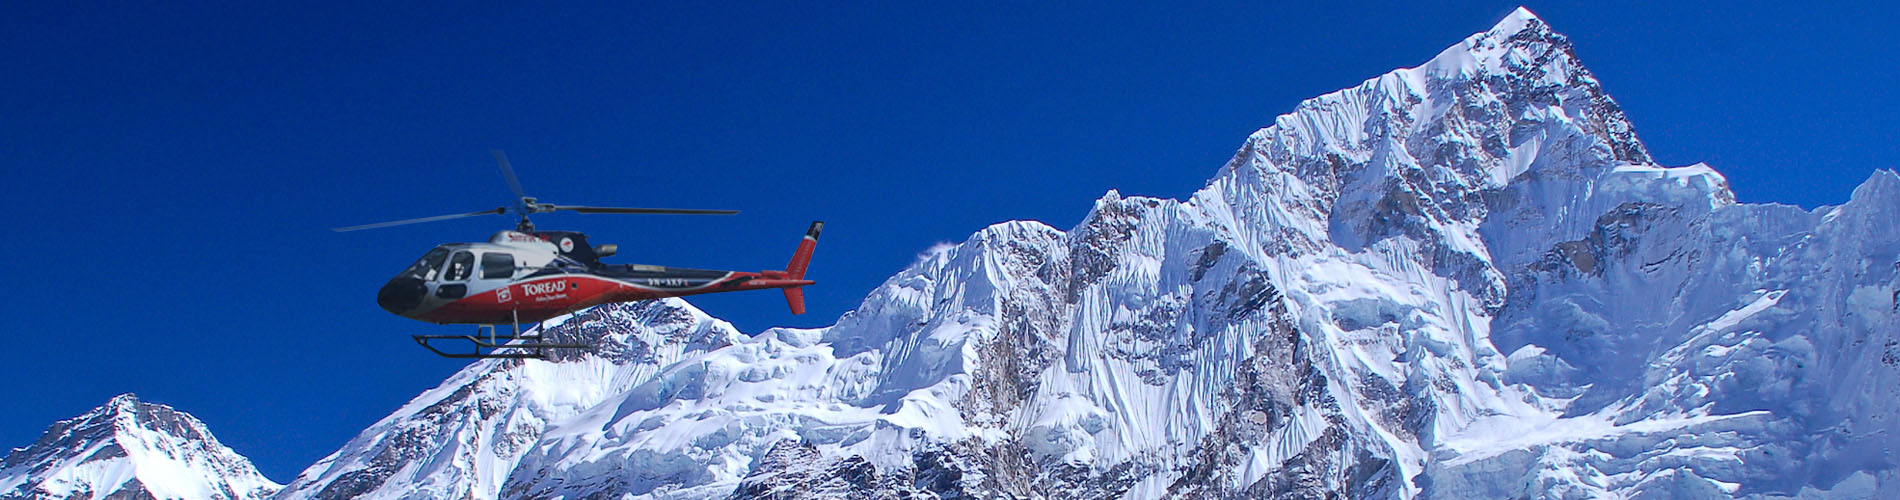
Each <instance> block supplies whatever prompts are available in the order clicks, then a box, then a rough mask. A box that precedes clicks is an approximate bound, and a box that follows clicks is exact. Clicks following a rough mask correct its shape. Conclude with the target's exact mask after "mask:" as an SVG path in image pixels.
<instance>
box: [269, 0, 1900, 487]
mask: <svg viewBox="0 0 1900 500" xmlns="http://www.w3.org/2000/svg"><path fill="white" fill-rule="evenodd" d="M1795 168H1800V166H1799V165H1790V169H1795ZM1156 175H1174V174H1171V173H1168V172H1167V171H1158V173H1157V174H1156ZM1897 218H1900V175H1896V174H1894V173H1893V172H1877V173H1875V174H1874V175H1873V176H1872V177H1871V178H1869V179H1868V180H1867V181H1866V182H1865V183H1864V184H1863V185H1861V186H1860V187H1859V188H1858V189H1857V190H1855V192H1854V194H1853V197H1852V198H1851V199H1850V200H1849V201H1848V202H1847V203H1845V204H1843V205H1840V206H1831V207H1822V208H1819V209H1816V210H1812V211H1808V210H1802V209H1800V208H1797V207H1791V206H1785V205H1773V204H1768V205H1751V204H1741V203H1737V202H1736V201H1735V197H1734V196H1733V194H1732V193H1731V192H1730V191H1729V189H1728V186H1727V183H1726V181H1725V180H1724V179H1723V177H1722V176H1721V175H1720V174H1719V173H1717V172H1716V171H1715V170H1713V169H1711V168H1710V167H1708V166H1705V165H1690V166H1678V167H1669V166H1662V165H1656V164H1654V162H1653V161H1652V160H1651V157H1650V156H1649V154H1648V152H1647V151H1646V149H1645V148H1644V146H1643V145H1642V143H1641V142H1640V141H1639V140H1638V139H1637V137H1636V135H1635V132H1634V129H1633V127H1632V126H1631V125H1630V123H1629V121H1628V120H1627V118H1626V117H1625V116H1624V115H1623V114H1622V112H1621V110H1620V109H1619V108H1618V107H1617V105H1616V103H1615V102H1614V101H1613V100H1612V99H1610V97H1609V96H1608V95H1607V94H1605V93H1604V91H1603V89H1602V86H1601V85H1599V83H1598V82H1597V80H1596V79H1595V78H1594V77H1593V76H1591V74H1590V73H1589V71H1587V70H1586V69H1585V68H1584V67H1583V66H1582V64H1581V63H1580V62H1579V61H1578V60H1577V58H1576V56H1575V54H1574V53H1573V52H1572V49H1571V45H1570V44H1569V42H1568V41H1567V40H1566V39H1565V38H1564V37H1563V36H1562V35H1559V34H1557V33H1555V32H1553V31H1551V30H1550V28H1549V27H1548V26H1546V25H1545V23H1544V22H1543V21H1541V20H1539V19H1537V18H1536V17H1535V16H1533V15H1531V14H1530V13H1529V12H1528V11H1525V10H1521V9H1520V10H1518V11H1516V12H1514V13H1512V14H1510V15H1509V16H1507V17H1506V18H1505V19H1504V20H1503V21H1501V22H1500V23H1499V24H1498V25H1497V26H1495V27H1493V28H1491V29H1490V30H1487V31H1485V32H1483V33H1479V34H1476V35H1473V36H1471V37H1470V38H1467V39H1466V40H1464V41H1463V42H1461V43H1459V44H1457V45H1454V46H1452V47H1450V48H1448V49H1445V50H1444V51H1442V52H1440V53H1439V54H1438V55H1437V56H1435V57H1433V58H1431V59H1430V60H1429V61H1427V62H1425V63H1424V64H1421V65H1419V66H1417V67H1414V68H1406V69H1400V70H1396V71H1393V72H1391V73H1388V74H1385V75H1382V76H1379V77H1377V78H1374V79H1371V80H1367V81H1366V82H1364V83H1362V84H1360V85H1358V86H1355V87H1352V88H1348V89H1345V90H1341V91H1338V92H1334V93H1331V94H1327V95H1323V96H1320V97H1317V98H1314V99H1311V100H1308V101H1306V102H1303V103H1300V105H1299V106H1298V107H1296V108H1295V109H1294V110H1293V111H1292V112H1291V113H1288V114H1285V115H1282V116H1280V117H1278V118H1277V119H1275V120H1274V122H1273V124H1272V125H1271V126H1268V127H1266V128H1263V129H1261V130H1259V131H1257V132H1255V133H1254V134H1252V135H1251V136H1250V137H1249V138H1248V139H1247V141H1246V143H1245V144H1243V145H1242V146H1241V148H1240V150H1239V151H1238V152H1237V153H1236V154H1235V155H1234V157H1233V159H1232V160H1230V161H1229V162H1228V163H1227V164H1226V165H1225V166H1223V167H1221V168H1220V170H1219V171H1218V172H1217V173H1216V174H1215V176H1214V177H1213V178H1212V179H1210V180H1209V181H1208V183H1207V185H1206V186H1205V187H1204V188H1202V189H1201V190H1199V191H1198V192H1196V193H1194V195H1193V196H1191V197H1189V198H1187V199H1185V200H1168V199H1155V198H1145V197H1124V196H1122V195H1120V194H1119V193H1116V192H1112V191H1111V192H1109V193H1108V194H1107V195H1106V196H1104V197H1103V198H1101V199H1100V200H1097V201H1096V202H1095V204H1094V206H1093V208H1092V209H1091V210H1090V212H1089V214H1088V216H1087V217H1086V218H1085V219H1084V220H1083V222H1082V223H1080V224H1079V225H1078V226H1076V227H1074V228H1070V229H1068V230H1066V231H1065V230H1059V229H1056V228H1052V227H1049V226H1047V225H1044V224H1040V223H1036V222H1023V221H1017V222H1006V223H1002V224H997V225H994V226H991V227H988V228H985V229H983V230H981V231H978V232H977V233H976V234H974V235H972V236H971V237H970V238H969V239H968V240H966V241H964V242H962V243H960V244H955V245H945V246H942V247H939V248H934V249H931V250H930V251H928V252H927V253H926V254H924V255H923V256H921V257H920V258H919V259H918V261H917V262H916V263H915V264H913V265H912V266H910V267H909V268H908V269H905V270H904V271H902V272H900V273H898V274H897V275H896V276H893V277H891V278H890V279H889V280H888V281H886V282H885V283H884V284H883V285H882V286H880V287H878V288H877V289H876V290H874V291H873V292H872V293H871V294H870V296H868V297H867V298H866V299H865V300H864V302H863V303H862V304H861V305H860V306H859V307H858V308H857V309H856V310H854V311H852V312H850V313H847V314H846V315H845V316H844V317H842V318H839V320H838V322H837V323H836V324H835V325H834V326H831V327H826V328H819V329H772V330H767V331H765V332H760V333H758V334H756V335H751V336H746V335H742V334H740V333H738V332H736V331H734V330H733V329H732V327H731V326H730V325H728V324H726V323H724V322H721V321H718V320H715V319H713V318H710V317H708V316H706V315H705V314H703V313H701V312H700V311H698V310H697V309H694V308H693V307H692V306H691V305H689V304H687V303H686V302H684V301H680V300H676V299H670V300H663V301H654V302H647V303H636V304H620V305H611V306H603V307H600V308H595V309H592V310H589V311H584V312H582V313H581V314H579V315H576V316H574V317H572V318H567V319H565V320H564V321H560V322H551V323H550V325H551V326H550V333H549V334H550V335H554V336H556V337H563V338H578V339H582V340H587V341H591V342H599V343H601V344H602V345H603V346H604V348H603V349H601V350H599V351H598V352H593V353H586V352H562V353H561V356H560V357H559V358H558V359H556V360H553V361H551V362H543V361H528V362H520V361H485V362H480V363H475V364H472V365H470V366H469V367H468V368H467V369H465V370H463V371H462V372H460V373H458V374H457V375H455V376H454V377H452V378H450V379H449V380H447V381H445V382H444V383H443V384H442V386H440V387H437V388H435V389H433V390H431V391H428V392H425V393H423V394H422V395H421V396H418V397H417V398H416V399H415V400H413V401H411V402H410V403H409V404H408V405H406V406H405V407H404V408H402V409H400V410H398V411H397V412H395V413H393V414H391V415H390V416H389V417H387V418H385V419H383V420H382V421H381V422H378V423H377V424H376V425H374V426H372V427H371V428H369V429H368V430H365V431H364V432H363V433H362V434H361V435H359V436H358V437H357V438H356V439H354V440H352V441H351V442H350V443H348V444H347V445H345V446H344V447H343V448H342V449H340V450H338V451H337V452H336V453H335V454H333V455H331V456H330V457H328V458H325V459H324V460H323V461H321V462H319V463H317V464H316V465H313V466H312V467H311V468H310V469H308V470H306V471H304V473H303V474H302V475H301V476H299V477H298V478H297V479H296V480H294V481H293V482H292V483H291V484H290V485H288V486H287V487H285V488H284V489H283V490H282V491H281V492H279V493H277V495H276V497H277V498H282V499H301V498H359V497H369V498H568V499H578V498H634V499H698V498H740V499H752V498H1012V497H1014V498H1135V499H1148V498H1321V497H1327V498H1341V497H1343V498H1438V499H1464V498H1540V499H1541V498H1564V499H1572V498H1736V497H1744V498H1884V497H1893V496H1896V495H1900V493H1896V492H1900V484H1897V483H1896V481H1897V480H1900V477H1897V476H1896V474H1897V472H1896V471H1900V456H1896V452H1895V450H1893V446H1892V445H1891V443H1894V442H1895V441H1894V439H1895V435H1896V434H1895V431H1897V430H1900V429H1896V426H1897V425H1900V423H1897V422H1895V418H1896V416H1900V413H1896V410H1900V366H1897V365H1900V320H1897V319H1896V318H1900V232H1896V231H1893V230H1891V228H1890V227H1888V226H1886V224H1889V223H1890V222H1888V221H1893V220H1896V219H1897Z"/></svg>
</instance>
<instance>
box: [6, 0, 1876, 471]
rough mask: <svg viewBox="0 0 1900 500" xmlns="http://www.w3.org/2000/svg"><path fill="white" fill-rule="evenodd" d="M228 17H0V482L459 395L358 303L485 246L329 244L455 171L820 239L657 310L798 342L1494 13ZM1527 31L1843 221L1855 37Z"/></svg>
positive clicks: (1746, 18)
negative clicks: (755, 289) (78, 436)
mask: <svg viewBox="0 0 1900 500" xmlns="http://www.w3.org/2000/svg"><path fill="white" fill-rule="evenodd" d="M254 3H257V2H254ZM261 3H262V4H264V5H261V6H259V5H219V6H212V5H201V4H194V5H136V4H131V5H128V4H120V5H112V6H109V7H108V6H102V5H97V4H87V5H75V4H73V3H70V2H21V3H18V4H16V5H11V6H9V7H8V8H7V9H6V11H5V15H4V16H0V47H4V48H5V49H4V51H0V52H3V55H0V70H3V71H4V74H5V75H6V76H5V77H4V78H0V164H4V165H6V167H5V169H4V173H5V179H4V180H0V203H4V204H5V205H4V206H5V213H6V214H7V221H8V223H9V224H10V225H11V226H12V227H11V229H12V231H11V233H12V236H11V237H9V238H7V243H6V244H5V245H6V249H7V251H6V253H5V255H7V256H9V257H11V258H12V259H14V262H15V265H14V266H13V270H14V272H13V275H12V277H10V278H9V279H8V280H7V283H6V285H5V286H0V304H4V309H3V310H4V312H5V313H6V316H7V317H8V318H9V319H10V320H11V321H12V323H11V326H12V330H11V332H10V334H11V335H10V336H9V338H8V341H7V342H6V343H5V345H6V352H5V353H4V356H5V357H6V358H7V359H8V361H7V362H6V363H4V365H0V366H3V368H0V377H4V379H5V380H6V381H7V383H5V384H0V401H3V402H5V403H3V406H4V411H0V447H9V446H24V445H27V444H29V443H31V442H32V441H33V440H35V439H36V438H37V437H38V436H39V434H40V433H41V432H42V431H43V430H44V429H45V428H46V426H47V425H49V424H51V423H52V422H53V421H55V420H57V419H60V418H66V417H70V416H73V415H76V414H78V413H80V412H83V411H85V410H87V409H89V408H91V407H93V406H96V405H98V404H101V403H103V402H105V400H106V399H107V398H109V397H111V396H112V395H114V394H118V393H122V392H128V391H132V392H137V393H139V394H140V395H141V396H143V397H145V398H146V399H148V400H151V401H157V402H162V403H166V404H170V405H173V406H176V407H178V408H180V409H183V410H185V411H188V412H191V413H193V414H195V415H197V416H198V417H199V418H201V419H203V420H204V421H206V422H207V423H208V424H209V425H210V426H211V429H212V430H213V431H214V432H215V433H216V434H217V436H218V437H219V438H220V439H222V440H223V441H224V442H225V443H226V444H228V445H230V446H232V447H233V448H235V449H237V450H238V451H239V452H240V453H244V454H246V455H248V456H250V457H251V458H252V459H253V460H255V461H256V463H257V465H258V466H259V468H260V469H262V470H263V471H264V473H265V474H266V475H268V476H270V477H271V478H273V479H276V480H278V481H288V480H289V479H291V478H292V477H293V476H295V475H296V473H297V472H299V471H300V470H302V468H303V467H304V466H306V465H308V464H310V463H311V462H314V461H315V460H316V459H318V458H320V457H322V456H323V455H325V454H328V453H329V452H331V451H333V450H335V449H336V448H337V447H339V446H341V445H342V444H343V443H344V441H346V440H347V439H349V438H350V437H351V436H352V435H354V434H355V433H356V432H357V431H359V430H361V429H362V428H364V427H365V426H367V425H369V424H370V423H372V422H374V421H375V420H376V419H378V418H381V417H382V416H383V415H385V414H387V413H388V412H389V411H391V410H393V409H395V408H396V407H397V406H399V405H401V404H402V403H403V402H405V401H407V400H408V399H409V398H411V397H413V396H415V395H416V394H417V393H419V392H421V391H423V390H425V389H428V388H430V387H433V386H435V385H436V384H437V383H439V382H440V381H441V380H442V379H443V378H444V377H445V376H447V375H448V374H449V373H451V372H453V371H454V370H456V369H458V368H459V367H461V366H462V365H463V363H460V362H456V361H450V360H443V359H438V358H435V357H433V356H430V355H428V354H427V353H425V352H423V351H422V350H421V349H419V348H417V347H416V346H415V345H414V344H413V343H412V342H410V340H409V338H408V337H407V335H408V334H411V333H430V332H433V333H454V332H460V331H461V330H462V329H461V328H460V327H453V328H451V327H437V326H432V325H426V324H423V323H417V322H413V321H409V320H405V319H401V318H397V317H394V316H391V315H388V314H386V313H384V312H383V311H381V310H380V309H377V308H376V306H375V304H374V295H375V291H376V288H377V287H378V286H380V285H381V284H382V282H383V281H384V280H385V279H387V278H388V277H389V276H390V275H392V274H393V273H394V272H396V271H397V270H399V269H401V268H402V267H403V266H405V265H406V264H408V263H409V262H410V261H411V260H412V259H414V258H416V257H417V256H418V255H420V254H421V253H422V252H423V251H425V250H427V249H428V248H429V247H431V246H433V245H435V244H436V243H440V242H445V241H471V240H481V239H483V238H486V237H487V235H488V234H489V233H491V232H493V231H495V230H498V229H502V228H506V227H508V226H509V225H510V221H508V220H506V219H503V218H501V217H492V218H483V219H474V220H463V221H456V222H448V223H438V224H432V225H420V226H409V227H402V228H394V229H382V230H376V231H365V232H356V233H347V234H336V233H332V232H330V231H328V230H326V228H329V227H336V226H345V225H352V224H361V223H367V222H374V221H380V220H386V219H395V218H407V217H419V216H426V215H435V214H440V213H450V212H460V211H472V210H480V209H486V208H490V207H494V206H497V205H500V204H503V203H506V202H507V201H508V194H507V193H508V191H507V189H506V187H505V186H504V184H503V183H502V182H501V180H500V176H499V174H497V173H496V171H495V168H494V166H493V164H492V163H491V161H490V159H489V156H488V150H489V149H490V148H502V149H506V150H507V151H508V152H509V154H510V156H511V157H512V159H513V160H514V163H515V166H516V168H517V169H519V170H520V172H521V176H522V181H523V182H524V183H525V184H526V185H527V187H528V190H529V191H530V194H535V195H539V196H541V197H542V198H544V199H546V200H549V201H554V202H560V203H573V204H603V205H612V204H619V205H629V206H658V207H701V208H733V209H740V210H744V211H745V213H744V214H741V215H739V216H734V217H700V218H688V217H677V216H671V217H629V216H591V217H578V216H572V215H567V216H545V217H542V218H539V219H538V221H539V222H540V223H541V226H542V227H543V228H572V229H580V230H584V231H587V232H589V233H590V234H592V235H594V238H595V239H596V240H597V242H607V243H619V244H620V245H621V248H622V249H623V250H622V255H623V256H622V257H618V258H616V260H619V261H622V262H626V261H637V262H644V263H655V264H666V265H677V266H691V267H710V268H725V269H764V268H770V269H777V268H779V267H781V266H783V265H784V261H785V259H786V257H787V256H788V255H789V254H790V252H791V250H792V247H793V246H794V244H795V243H796V241H797V238H798V236H799V235H800V234H801V232H802V231H803V229H804V227H805V223H806V221H809V220H812V219H824V220H827V221H829V223H830V224H829V226H828V227H827V231H826V233H825V236H824V240H823V241H822V242H821V243H820V245H819V248H818V253H817V257H816V259H815V260H814V263H813V267H812V271H811V273H812V274H811V275H812V277H814V278H815V279H817V280H819V281H820V284H819V285H817V286H815V287H812V288H810V289H808V292H807V293H808V297H809V301H810V304H811V313H810V314H808V315H805V316H802V317H794V316H791V315H789V314H787V313H786V312H785V310H784V303H783V301H782V300H781V299H780V298H779V297H778V294H776V293H769V292H767V293H754V294H732V295H726V296H713V297H706V298H699V299H694V300H693V302H694V303H695V304H698V305H699V306H700V307H702V308H704V309H706V310H707V311H708V312H710V313H712V314H714V315H716V316H720V317H724V318H727V319H729V320H731V321H733V322H734V323H735V324H737V325H739V326H740V327H741V328H742V329H743V330H745V331H748V332H754V331H758V330H760V329H762V328H765V327H768V326H773V325H795V326H822V325H826V324H829V323H831V321H832V320H833V319H835V318H836V317H837V316H838V315H839V314H841V313H842V312H843V311H846V310H848V309H850V308H852V307H854V306H855V305H856V304H857V302H858V301H859V300H860V299H861V298H862V297H863V296H864V294H865V293H867V292H868V291H869V290H870V289H871V288H872V287H874V286H876V285H877V284H878V283H879V282H881V281H882V280H883V279H884V278H885V277H887V276H889V275H890V274H891V273H893V272H895V271H897V270H899V269H901V268H902V267H904V266H905V265H907V264H909V263H910V262H911V261H912V259H913V258H914V257H915V256H916V255H917V254H918V253H919V252H921V251H923V250H924V249H926V248H928V247H929V246H931V245H932V244H934V243H937V242H943V241H959V240H962V239H963V238H965V237H966V236H968V235H969V234H970V233H971V232H973V231H975V230H977V229H979V228H981V227H983V226H985V225H988V224H991V223H995V222H999V221H1004V220H1009V219H1036V220H1041V221H1045V222H1047V223H1049V224H1052V225H1054V226H1056V227H1063V228H1066V227H1069V226H1071V225H1073V224H1075V223H1076V222H1077V221H1078V220H1079V219H1080V218H1081V217H1082V215H1084V213H1085V212H1086V211H1087V209H1088V207H1089V204H1090V201H1091V200H1093V199H1095V198H1096V197H1098V196H1100V195H1101V194H1102V193H1103V192H1104V191H1106V190H1108V189H1111V188H1113V189H1119V190H1121V192H1123V193H1124V194H1139V195H1149V196H1163V197H1173V198H1180V197H1184V196H1186V195H1188V194H1189V193H1191V192H1192V191H1193V190H1194V189H1196V188H1198V187H1200V186H1201V185H1202V183H1203V182H1204V181H1205V180H1206V179H1207V178H1208V177H1209V176H1211V175H1212V174H1213V172H1214V171H1215V170H1216V169H1217V168H1218V167H1219V166H1220V165H1221V163H1222V162H1223V161H1225V160H1226V159H1227V158H1228V157H1229V156H1230V155H1231V154H1232V153H1233V151H1234V149H1235V148H1236V147H1238V146H1239V145H1240V142H1241V140H1242V139H1243V138H1245V137H1246V135H1247V134H1248V133H1250V132H1252V131H1253V130H1255V129H1257V128H1259V127H1261V126H1264V125H1266V124H1269V123H1270V122H1271V120H1272V118H1273V117H1274V116H1275V115H1278V114H1281V113H1284V112H1286V111H1288V110H1291V109H1292V108H1293V106H1294V105H1295V104H1296V103H1298V102H1299V101H1300V100H1301V99H1305V98H1308V97H1312V96H1315V95H1319V94H1322V93H1325V92H1329V91H1332V90H1335V89H1339V88H1343V87H1348V86H1352V85H1356V84H1358V83H1359V82H1361V81H1363V80H1365V79H1367V78H1371V77H1374V76H1377V75H1379V74H1381V73H1384V72H1387V71H1390V70H1392V69H1394V68H1399V67H1406V66H1412V65H1415V64H1418V63H1420V62H1423V61H1424V60H1426V59H1428V58H1430V57H1431V56H1432V55H1434V54H1436V53H1437V52H1438V51H1440V50H1441V49H1443V48H1444V47H1446V46H1449V45H1451V44H1453V43H1456V42H1458V41H1459V40H1461V39H1463V38H1464V37H1465V36H1467V35H1469V34H1471V33H1474V32H1478V31H1482V30H1484V29H1486V28H1488V27H1490V26H1491V25H1492V24H1493V23H1494V22H1495V21H1496V20H1498V19H1499V18H1501V17H1502V16H1503V15H1504V14H1505V13H1507V12H1509V11H1510V9H1511V8H1512V7H1514V6H1515V5H1516V4H1514V3H1498V2H1417V3H1418V4H1419V5H1411V6H1402V7H1395V6H1390V5H1383V4H1375V5H1361V6H1344V7H1309V6H1297V5H1293V6H1278V5H1275V6H1269V5H1250V4H1236V3H1222V4H1202V5H1191V6H1174V5H1153V4H1151V3H1147V2H1137V3H1121V2H1106V3H1104V2H1088V3H1066V4H1051V5H1036V6H1021V5H1010V4H981V5H964V4H959V3H957V2H949V3H943V2H930V3H926V2H890V3H891V4H901V5H884V6H873V7H849V8H845V7H830V6H823V5H818V6H814V5H807V4H809V3H810V2H799V3H794V4H774V5H765V6H747V7H721V6H690V7H677V6H641V7H612V8H574V9H563V10H559V11H546V10H540V9H521V8H513V7H504V6H499V5H494V4H482V5H463V4H459V3H458V4H450V5H447V6H437V7H410V6H403V5H395V6H390V5H385V4H387V2H378V3H376V4H374V6H373V7H372V6H371V5H370V4H364V5H352V6H332V5H324V6H321V7H292V6H284V5H280V4H283V3H284V2H261ZM819 3H821V4H822V3H823V2H819ZM1162 3H1164V4H1165V3H1167V2H1162ZM398 4H400V2H399V3H398ZM1530 7H1531V9H1532V10H1533V11H1535V12H1537V13H1538V14H1539V15H1540V16H1541V17H1543V18H1544V19H1545V20H1546V21H1547V22H1549V23H1551V25H1553V26H1554V27H1555V28H1556V29H1557V30H1558V31H1560V32H1563V33H1565V34H1568V35H1569V36H1570V37H1571V39H1572V40H1573V41H1575V43H1576V46H1577V52H1578V53H1579V55H1580V56H1581V57H1582V58H1583V60H1584V62H1585V63H1586V64H1587V65H1588V66H1589V67H1590V68H1591V69H1592V70H1593V71H1595V72H1596V74H1597V76H1598V77H1599V78H1600V79H1601V80H1602V81H1603V83H1604V85H1605V87H1606V88H1607V89H1608V90H1609V92H1610V93H1611V95H1613V96H1615V98H1616V99H1617V100H1618V101H1619V102H1620V103H1621V104H1622V105H1623V108H1624V109H1625V110H1626V111H1627V112H1628V113H1629V115H1630V117H1631V119H1632V121H1634V123H1635V124H1636V127H1637V132H1638V133H1639V134H1640V135H1641V137H1642V139H1643V140H1644V142H1645V143H1647V144H1648V146H1649V148H1650V151H1651V152H1652V153H1653V154H1654V155H1655V156H1656V158H1658V159H1659V160H1660V161H1662V162H1663V163H1666V164H1672V165H1680V164H1688V163H1694V162H1698V161H1706V162H1708V163H1710V164H1711V165H1714V166H1715V167H1716V168H1717V169H1719V170H1721V171H1722V172H1724V173H1725V174H1727V175H1728V176H1729V179H1730V180H1731V181H1732V184H1733V186H1734V188H1735V190H1736V192H1737V194H1738V196H1739V197H1740V198H1741V199H1742V200H1743V201H1746V202H1765V201H1774V202H1785V203H1794V204H1799V205H1802V206H1807V207H1813V206H1816V205H1823V204H1835V203H1840V202H1842V201H1844V200H1845V199H1846V197H1847V195H1848V194H1849V192H1850V191H1851V190H1852V188H1853V186H1855V185H1856V184H1857V183H1858V182H1859V181H1861V180H1863V179H1865V178H1866V177H1867V175H1868V174H1869V173H1870V172H1871V171H1872V170H1874V169H1876V168H1894V167H1896V166H1900V161H1896V160H1895V157H1896V153H1897V152H1900V151H1896V146H1895V144H1896V143H1900V141H1895V140H1894V139H1893V137H1892V136H1893V135H1894V132H1895V130H1896V128H1897V127H1896V125H1897V124H1900V123H1897V121H1896V118H1895V116H1896V114H1895V113H1894V110H1895V109H1900V106H1896V105H1900V102H1896V101H1900V98H1896V96H1895V92H1894V83H1893V82H1894V77H1895V76H1896V75H1895V69H1894V68H1897V67H1900V55H1897V54H1900V51H1895V50H1893V47H1895V46H1900V40H1896V36H1895V31H1894V30H1893V29H1892V28H1891V27H1890V25H1889V23H1890V22H1891V21H1892V20H1893V19H1895V18H1896V17H1897V16H1896V15H1895V14H1896V9H1895V7H1893V6H1891V5H1890V4H1889V5H1882V6H1833V7H1825V8H1823V7H1811V6H1804V7H1795V6H1791V5H1783V4H1780V3H1760V4H1746V5H1727V6H1720V7H1716V6H1710V7H1699V6H1651V5H1643V3H1630V4H1624V5H1611V6H1605V5H1597V6H1592V7H1588V8H1585V7H1574V6H1569V5H1542V4H1537V3H1533V4H1531V5H1530Z"/></svg>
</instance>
